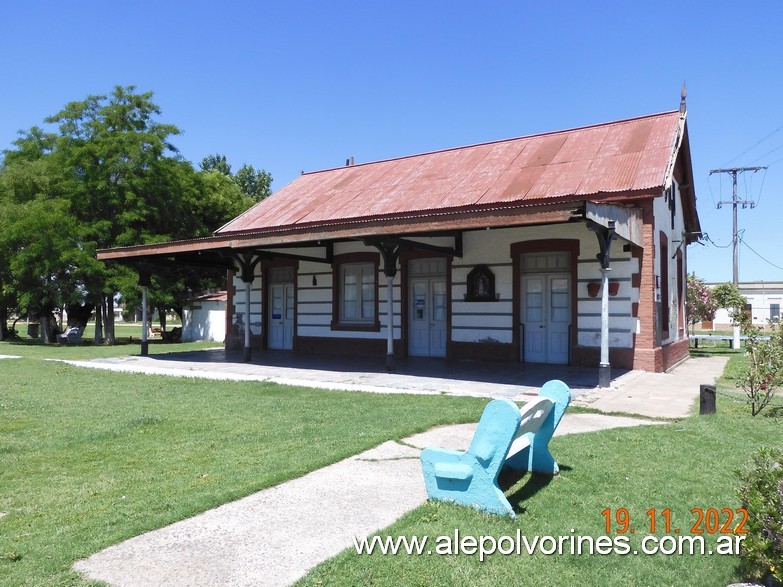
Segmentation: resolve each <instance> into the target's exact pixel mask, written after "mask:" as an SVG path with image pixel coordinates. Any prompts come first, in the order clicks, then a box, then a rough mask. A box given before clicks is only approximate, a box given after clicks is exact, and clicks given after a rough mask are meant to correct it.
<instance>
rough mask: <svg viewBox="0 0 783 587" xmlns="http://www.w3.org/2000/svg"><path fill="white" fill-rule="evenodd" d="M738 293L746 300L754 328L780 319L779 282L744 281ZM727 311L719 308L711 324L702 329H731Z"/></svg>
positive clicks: (781, 286)
mask: <svg viewBox="0 0 783 587" xmlns="http://www.w3.org/2000/svg"><path fill="white" fill-rule="evenodd" d="M706 285H707V287H709V288H713V287H715V286H716V285H720V284H718V283H708V284H706ZM739 290H740V293H741V294H742V295H743V296H745V299H747V300H748V306H749V310H750V315H751V318H752V319H753V325H754V326H759V327H763V326H767V325H768V324H769V321H770V320H773V321H777V320H780V318H781V307H783V282H781V281H746V282H741V283H740V284H739ZM731 327H732V323H731V318H729V311H728V310H726V309H725V308H720V309H719V310H718V311H717V312H716V313H715V319H714V320H713V321H712V322H704V323H702V328H705V329H711V330H725V329H727V328H731Z"/></svg>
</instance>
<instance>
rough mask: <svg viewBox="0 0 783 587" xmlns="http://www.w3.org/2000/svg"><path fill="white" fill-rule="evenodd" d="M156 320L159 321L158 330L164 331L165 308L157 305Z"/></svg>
mask: <svg viewBox="0 0 783 587" xmlns="http://www.w3.org/2000/svg"><path fill="white" fill-rule="evenodd" d="M157 309H158V322H160V331H161V332H166V308H161V307H160V306H158V308H157Z"/></svg>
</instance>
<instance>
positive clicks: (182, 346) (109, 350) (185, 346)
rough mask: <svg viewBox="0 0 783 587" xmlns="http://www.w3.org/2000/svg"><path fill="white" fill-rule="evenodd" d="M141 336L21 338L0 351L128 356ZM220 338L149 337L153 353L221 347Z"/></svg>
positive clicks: (138, 348) (62, 356)
mask: <svg viewBox="0 0 783 587" xmlns="http://www.w3.org/2000/svg"><path fill="white" fill-rule="evenodd" d="M140 342H141V339H139V338H134V339H133V341H129V340H128V339H119V340H118V342H117V344H115V345H112V346H108V345H93V344H92V339H87V338H85V339H84V340H83V341H82V343H81V344H75V345H72V344H41V343H40V342H39V341H37V340H30V339H19V340H13V341H3V342H0V355H19V356H22V357H27V358H38V359H66V360H87V359H98V358H107V357H125V356H128V355H139V354H140V353H141V344H140ZM222 346H223V345H222V343H217V342H205V341H202V342H182V343H164V342H163V341H162V340H150V341H149V352H150V354H161V353H178V352H186V351H198V350H204V349H210V348H216V347H222Z"/></svg>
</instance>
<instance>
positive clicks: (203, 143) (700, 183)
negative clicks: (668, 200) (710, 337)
mask: <svg viewBox="0 0 783 587" xmlns="http://www.w3.org/2000/svg"><path fill="white" fill-rule="evenodd" d="M781 22H783V3H781V2H778V1H775V0H768V1H766V2H754V1H752V0H751V1H746V2H742V3H739V2H718V1H712V2H700V1H696V2H682V1H679V2H627V0H626V1H623V2H590V3H588V2H576V1H574V2H570V1H561V2H510V1H508V2H494V1H489V2H463V1H454V0H452V1H450V2H446V1H432V2H427V1H425V0H418V1H416V2H411V1H408V0H395V2H373V1H371V0H364V1H354V0H343V1H341V2H329V3H327V2H303V1H296V0H289V1H287V2H265V1H256V2H231V1H226V2H223V3H216V2H203V1H200V0H199V1H189V2H184V1H180V0H172V1H167V0H159V1H157V2H148V1H137V2H128V3H122V4H119V3H114V2H106V1H103V2H97V1H86V0H82V1H80V0H73V1H71V2H55V1H53V0H49V1H36V0H29V1H27V2H8V3H6V5H5V6H4V7H3V11H2V20H1V21H0V76H2V77H1V79H2V86H1V88H2V91H0V149H5V148H9V147H10V146H11V142H12V141H13V140H14V138H15V136H16V132H17V131H18V130H19V129H27V128H29V127H31V126H33V125H36V124H41V123H42V120H43V119H44V118H45V117H46V116H49V115H51V114H54V113H56V112H57V111H58V110H60V108H61V107H62V106H64V105H65V104H66V103H67V102H69V101H73V100H81V99H83V98H85V97H86V96H87V95H90V94H102V93H108V92H109V91H110V90H111V89H112V88H113V86H115V85H131V84H133V85H136V86H137V87H138V89H139V90H142V91H148V90H152V91H154V93H155V98H154V99H155V101H156V102H157V103H158V105H159V106H160V107H161V108H162V110H163V113H162V117H161V120H163V121H164V122H169V123H173V124H175V125H177V126H179V127H180V128H181V129H182V130H183V135H182V136H180V137H178V138H177V139H176V141H175V144H176V145H177V146H178V148H179V149H180V151H181V153H182V155H183V156H184V157H185V158H186V159H188V160H190V161H192V162H194V164H197V163H198V162H199V161H200V160H201V158H202V157H204V156H205V155H207V154H210V153H215V152H220V153H224V154H225V155H226V156H227V157H228V160H229V162H230V163H232V165H233V166H234V168H235V169H236V168H238V167H239V166H241V165H242V163H250V164H252V165H254V166H255V167H256V168H263V169H266V170H267V171H269V172H270V173H272V175H273V177H274V179H275V181H274V188H276V189H278V188H280V187H282V186H283V185H285V184H286V183H288V182H289V181H291V180H292V179H294V178H295V177H296V176H297V175H298V174H299V172H300V171H302V170H308V171H309V170H314V169H323V168H329V167H335V166H340V165H343V164H345V160H346V159H347V158H348V157H350V156H354V157H355V159H356V161H357V162H364V161H372V160H377V159H385V158H389V157H396V156H401V155H408V154H413V153H420V152H425V151H431V150H435V149H441V148H449V147H456V146H460V145H466V144H473V143H479V142H484V141H491V140H498V139H504V138H510V137H516V136H523V135H528V134H535V133H539V132H547V131H554V130H560V129H564V128H570V127H575V126H582V125H588V124H595V123H600V122H606V121H610V120H617V119H621V118H627V117H632V116H641V115H645V114H651V113H656V112H662V111H667V110H673V109H676V108H677V107H678V106H679V97H680V87H681V85H682V83H683V81H686V82H687V86H688V124H689V131H690V138H691V151H692V154H693V164H694V174H695V178H696V190H697V198H698V209H699V214H700V218H701V222H702V228H703V230H704V231H706V232H707V233H708V234H709V236H710V238H711V239H712V241H713V242H714V243H715V244H716V245H718V246H714V245H711V244H708V245H706V246H700V245H692V246H691V247H690V249H689V270H690V271H695V272H696V274H697V275H699V276H701V277H704V278H706V279H707V280H708V281H728V280H731V247H730V246H729V247H727V248H720V247H725V246H726V245H730V243H731V210H730V207H727V206H724V207H723V208H722V209H720V210H718V209H716V206H715V205H714V204H715V203H716V202H718V201H720V200H727V199H730V197H731V184H730V181H729V179H728V177H727V176H722V177H721V176H712V178H710V177H709V170H710V169H714V168H718V167H726V166H734V167H736V166H746V165H770V168H769V170H768V171H767V172H766V174H765V173H764V172H759V173H757V174H748V175H746V176H745V177H741V182H740V197H742V198H744V199H753V200H754V201H757V202H758V205H757V206H756V207H755V208H754V209H745V210H740V213H739V219H740V229H741V230H744V233H742V236H743V239H744V242H745V243H746V245H747V246H746V245H743V246H742V247H741V251H740V279H741V280H743V281H749V280H761V279H763V280H765V281H783V269H781V268H780V267H783V255H781V254H780V251H781V245H783V238H781V226H780V225H781V222H780V218H781V213H780V212H781V208H782V207H781V205H780V202H781V196H783V78H782V77H781V73H780V64H781V63H782V62H783V41H781V33H780V30H779V28H780V23H781ZM762 139H764V140H762ZM759 141H760V142H759ZM745 151H747V152H745ZM748 246H749V247H752V249H753V250H751V249H750V248H748ZM753 251H755V252H753ZM758 255H760V256H761V257H764V258H766V259H767V261H769V262H767V261H764V260H762V259H761V258H759V256H758ZM770 262H771V264H770ZM773 264H774V265H778V266H780V267H778V268H776V267H774V266H773Z"/></svg>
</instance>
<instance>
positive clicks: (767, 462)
mask: <svg viewBox="0 0 783 587" xmlns="http://www.w3.org/2000/svg"><path fill="white" fill-rule="evenodd" d="M739 476H740V487H739V496H740V500H741V501H742V507H743V508H745V509H746V510H747V511H748V523H747V526H746V529H747V531H748V534H747V536H746V538H745V540H744V542H743V543H742V549H741V550H740V556H741V557H742V561H743V563H744V567H745V572H746V573H747V575H748V577H750V578H752V579H756V580H762V581H763V580H766V581H767V584H770V578H772V579H774V580H776V581H778V582H783V451H780V450H769V449H762V450H760V451H759V452H758V453H756V454H755V455H753V460H752V462H751V463H748V465H746V466H745V468H744V469H743V470H742V471H739ZM773 584H774V583H773ZM778 584H780V583H778Z"/></svg>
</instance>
